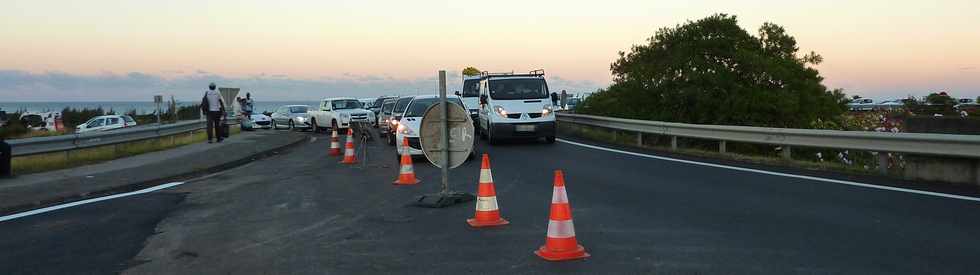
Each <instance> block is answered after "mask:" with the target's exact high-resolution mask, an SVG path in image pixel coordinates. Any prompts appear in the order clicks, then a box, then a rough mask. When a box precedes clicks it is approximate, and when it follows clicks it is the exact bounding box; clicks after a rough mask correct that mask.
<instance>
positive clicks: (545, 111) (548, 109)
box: [541, 105, 555, 117]
mask: <svg viewBox="0 0 980 275" xmlns="http://www.w3.org/2000/svg"><path fill="white" fill-rule="evenodd" d="M553 108H554V107H551V105H545V106H544V108H543V109H542V110H541V116H542V117H546V116H550V115H551V114H552V113H554V112H555V110H554V109H553Z"/></svg>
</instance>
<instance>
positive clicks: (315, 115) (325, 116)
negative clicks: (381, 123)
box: [309, 97, 374, 132]
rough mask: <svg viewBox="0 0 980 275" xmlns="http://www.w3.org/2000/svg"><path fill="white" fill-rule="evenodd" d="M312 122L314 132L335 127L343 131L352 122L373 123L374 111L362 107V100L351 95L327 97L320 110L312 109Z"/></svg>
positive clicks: (310, 112)
mask: <svg viewBox="0 0 980 275" xmlns="http://www.w3.org/2000/svg"><path fill="white" fill-rule="evenodd" d="M309 114H310V124H311V125H313V131H314V132H320V131H324V130H326V129H328V128H329V129H333V130H338V131H342V130H343V129H347V128H348V127H350V126H351V123H356V122H364V123H372V122H373V121H374V113H373V112H371V111H368V110H365V109H363V108H361V102H360V101H358V100H357V99H353V98H349V97H337V98H327V99H324V100H323V101H321V102H320V109H319V110H310V111H309Z"/></svg>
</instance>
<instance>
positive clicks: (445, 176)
mask: <svg viewBox="0 0 980 275" xmlns="http://www.w3.org/2000/svg"><path fill="white" fill-rule="evenodd" d="M439 102H440V103H442V113H441V114H440V117H441V118H442V142H441V143H442V144H440V147H442V159H443V165H442V193H443V194H446V193H448V192H449V163H452V162H450V161H449V114H448V113H449V108H447V107H449V106H447V105H446V103H447V102H446V71H445V70H440V71H439Z"/></svg>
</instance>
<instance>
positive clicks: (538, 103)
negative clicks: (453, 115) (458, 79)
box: [476, 70, 557, 144]
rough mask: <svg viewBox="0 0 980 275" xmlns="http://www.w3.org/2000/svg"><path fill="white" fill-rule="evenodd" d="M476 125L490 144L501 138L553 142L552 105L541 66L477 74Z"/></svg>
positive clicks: (553, 120)
mask: <svg viewBox="0 0 980 275" xmlns="http://www.w3.org/2000/svg"><path fill="white" fill-rule="evenodd" d="M480 106H481V107H480V115H479V119H478V122H477V127H476V128H477V129H478V131H479V132H480V136H481V137H483V138H486V139H487V141H488V142H489V143H490V144H495V143H496V142H497V141H498V140H500V139H502V138H544V139H545V141H547V142H548V143H554V142H555V135H556V133H557V132H556V130H557V129H556V128H557V127H556V124H557V123H556V122H555V114H554V112H555V106H552V105H551V100H550V94H549V93H548V84H547V81H546V80H545V77H544V71H543V70H535V71H531V72H530V73H527V74H487V73H484V74H483V75H482V77H481V78H480Z"/></svg>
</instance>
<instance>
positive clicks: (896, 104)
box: [876, 99, 906, 110]
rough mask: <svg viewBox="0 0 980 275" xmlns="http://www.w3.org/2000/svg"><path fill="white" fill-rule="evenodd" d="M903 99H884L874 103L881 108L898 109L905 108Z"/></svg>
mask: <svg viewBox="0 0 980 275" xmlns="http://www.w3.org/2000/svg"><path fill="white" fill-rule="evenodd" d="M905 101H906V99H893V100H885V101H882V102H879V103H878V104H876V108H877V109H881V110H898V109H902V108H905Z"/></svg>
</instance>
